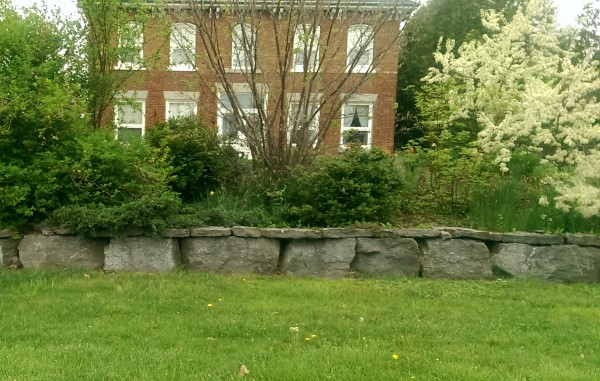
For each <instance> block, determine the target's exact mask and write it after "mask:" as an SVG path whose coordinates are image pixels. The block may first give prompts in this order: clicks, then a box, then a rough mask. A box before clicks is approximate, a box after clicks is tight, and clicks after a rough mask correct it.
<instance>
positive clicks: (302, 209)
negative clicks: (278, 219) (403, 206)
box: [285, 147, 402, 226]
mask: <svg viewBox="0 0 600 381" xmlns="http://www.w3.org/2000/svg"><path fill="white" fill-rule="evenodd" d="M401 188H402V182H401V178H400V173H399V171H398V169H397V167H396V166H395V163H394V157H393V156H392V155H390V154H387V153H385V152H384V151H382V150H380V149H378V148H373V149H371V150H363V149H361V148H360V147H354V148H351V149H349V150H348V151H346V152H345V153H344V154H343V155H341V156H333V157H328V158H321V159H320V160H318V161H317V162H316V165H315V167H314V168H312V169H310V170H307V171H304V173H302V174H301V175H299V176H298V177H296V179H295V180H294V179H292V180H291V182H290V184H289V186H288V189H286V191H285V198H286V200H287V202H288V203H289V205H290V210H289V213H288V216H287V219H288V222H289V223H290V224H292V225H301V226H343V225H348V224H352V223H356V222H377V223H387V222H390V221H392V219H393V217H394V214H395V213H397V212H398V210H397V207H398V205H399V201H400V198H399V194H400V191H401Z"/></svg>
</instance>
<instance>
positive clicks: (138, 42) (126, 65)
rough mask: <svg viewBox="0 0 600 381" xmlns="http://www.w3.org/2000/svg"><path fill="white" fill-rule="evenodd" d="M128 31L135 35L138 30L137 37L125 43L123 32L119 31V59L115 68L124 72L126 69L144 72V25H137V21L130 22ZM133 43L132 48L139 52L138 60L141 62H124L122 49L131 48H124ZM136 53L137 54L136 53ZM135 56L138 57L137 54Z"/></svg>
mask: <svg viewBox="0 0 600 381" xmlns="http://www.w3.org/2000/svg"><path fill="white" fill-rule="evenodd" d="M127 29H128V31H129V32H131V33H134V32H136V30H137V31H138V33H137V35H136V36H135V37H134V38H133V39H132V41H126V42H124V38H123V33H122V30H119V32H118V37H117V40H118V41H117V48H118V49H119V50H118V58H117V65H116V66H115V69H116V70H124V69H133V70H144V25H143V24H140V23H137V22H135V21H130V22H128V23H127ZM129 42H131V43H132V47H133V48H135V50H137V51H138V55H137V59H139V62H135V60H134V61H123V60H122V58H123V54H122V53H123V52H122V51H121V49H126V48H129V47H128V46H124V44H125V43H129ZM134 53H135V52H134ZM133 56H136V55H135V54H134V55H133Z"/></svg>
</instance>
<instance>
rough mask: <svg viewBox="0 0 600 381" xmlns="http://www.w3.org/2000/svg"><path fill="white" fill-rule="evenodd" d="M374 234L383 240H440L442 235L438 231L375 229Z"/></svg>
mask: <svg viewBox="0 0 600 381" xmlns="http://www.w3.org/2000/svg"><path fill="white" fill-rule="evenodd" d="M373 234H374V236H375V237H381V238H390V237H401V238H415V239H426V238H439V237H440V235H441V233H440V231H439V230H437V229H375V230H373Z"/></svg>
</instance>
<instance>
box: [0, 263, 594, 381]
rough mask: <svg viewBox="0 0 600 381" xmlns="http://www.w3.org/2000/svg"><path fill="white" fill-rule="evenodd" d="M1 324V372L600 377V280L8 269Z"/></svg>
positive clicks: (23, 380)
mask: <svg viewBox="0 0 600 381" xmlns="http://www.w3.org/2000/svg"><path fill="white" fill-rule="evenodd" d="M209 304H212V307H209V306H208V305H209ZM0 322H1V326H0V343H2V351H1V356H0V381H5V380H6V381H12V380H18V381H34V380H43V381H52V380H103V381H105V380H140V381H142V380H143V381H150V380H178V381H179V380H194V381H197V380H238V379H240V376H239V375H238V369H239V366H240V364H245V365H246V366H247V367H248V369H249V370H250V375H249V376H247V377H245V379H248V380H253V379H256V380H273V381H284V380H344V381H351V380H361V381H363V380H507V381H508V380H510V381H516V380H543V381H551V380H556V381H565V380H590V381H592V380H593V381H596V380H598V379H600V323H599V322H600V285H586V284H577V285H560V284H552V283H537V282H523V281H514V280H509V281H493V282H474V281H468V282H467V281H428V280H423V279H391V280H357V279H345V280H335V281H333V280H314V279H313V280H310V279H290V278H276V277H274V278H268V277H256V276H248V277H242V276H232V277H223V276H218V275H211V274H188V273H185V272H181V273H173V274H167V275H164V274H109V275H106V274H103V273H99V272H98V273H97V272H94V273H89V277H88V275H87V274H86V275H84V274H83V273H75V272H55V273H33V272H28V271H22V272H18V273H10V272H5V271H0ZM290 327H298V328H299V332H298V333H295V332H292V331H290ZM311 334H314V335H316V337H313V338H311V339H310V340H305V338H306V337H310V335H311ZM393 354H397V355H398V359H397V360H394V359H393V358H392V355H393Z"/></svg>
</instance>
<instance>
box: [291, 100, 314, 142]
mask: <svg viewBox="0 0 600 381" xmlns="http://www.w3.org/2000/svg"><path fill="white" fill-rule="evenodd" d="M321 97H322V94H320V93H319V94H314V95H311V97H310V100H309V102H311V103H312V104H311V106H313V107H319V106H320V103H321ZM313 102H314V103H313ZM299 103H300V93H291V94H289V95H288V108H287V112H288V115H287V123H288V124H287V139H288V142H289V141H290V140H291V138H292V135H291V134H292V128H291V127H292V125H293V123H292V117H293V116H294V115H292V113H291V110H292V104H299ZM311 108H312V107H311ZM312 123H316V126H315V128H309V130H315V132H316V134H317V135H318V134H319V131H320V129H321V110H319V111H317V113H316V114H315V117H314V119H313V121H312ZM318 142H319V137H318V136H317V138H316V139H315V141H314V142H313V148H314V147H316V146H317V144H318ZM292 146H293V147H295V146H296V144H295V143H292Z"/></svg>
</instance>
